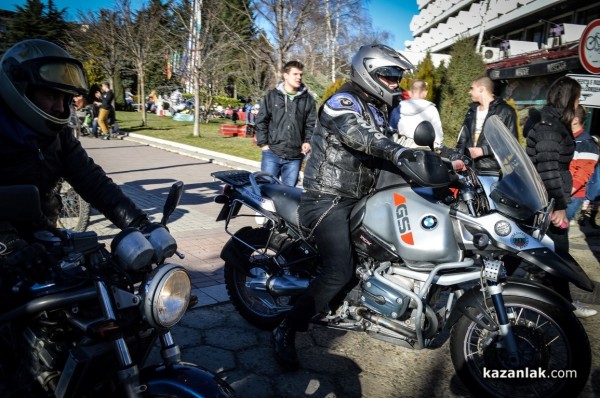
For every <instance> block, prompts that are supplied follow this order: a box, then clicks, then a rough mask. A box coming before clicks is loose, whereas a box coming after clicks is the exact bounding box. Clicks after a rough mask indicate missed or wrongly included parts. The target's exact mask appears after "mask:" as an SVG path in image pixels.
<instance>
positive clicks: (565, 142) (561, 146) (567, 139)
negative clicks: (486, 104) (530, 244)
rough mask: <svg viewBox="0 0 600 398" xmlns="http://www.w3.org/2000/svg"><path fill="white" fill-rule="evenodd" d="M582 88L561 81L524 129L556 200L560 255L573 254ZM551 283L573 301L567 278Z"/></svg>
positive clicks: (554, 232)
mask: <svg viewBox="0 0 600 398" xmlns="http://www.w3.org/2000/svg"><path fill="white" fill-rule="evenodd" d="M580 95H581V86H580V85H579V83H578V82H577V81H576V80H574V79H572V78H570V77H567V76H563V77H561V78H559V79H557V80H556V81H555V82H554V83H553V84H552V86H550V88H549V90H548V94H547V97H546V105H544V106H543V107H542V109H540V110H537V109H532V110H531V111H530V112H529V119H528V120H527V123H526V124H525V127H524V129H523V131H524V134H525V136H526V137H527V149H526V150H527V155H529V158H530V159H531V161H532V162H533V165H534V166H535V167H536V169H537V171H538V173H539V174H540V177H541V178H542V181H543V183H544V186H545V187H546V191H547V192H548V199H554V211H553V212H552V214H551V216H550V221H551V225H550V227H549V228H548V232H547V234H548V237H550V238H551V239H552V240H553V241H554V245H555V251H556V253H557V254H559V255H560V254H561V253H564V254H567V255H568V252H569V235H568V232H569V220H568V219H567V212H566V208H567V204H568V203H569V202H570V200H571V199H570V198H571V189H572V187H573V178H572V176H571V173H570V172H569V164H570V163H571V160H572V159H573V155H574V152H575V141H574V139H573V134H572V132H571V121H572V120H573V118H574V117H575V110H576V108H577V107H578V106H579V96H580ZM548 280H549V282H551V284H552V285H553V287H554V289H555V290H556V292H557V293H559V294H561V295H562V296H563V297H564V298H565V299H567V300H568V301H569V302H572V301H573V300H572V298H571V293H570V291H569V283H568V281H566V280H564V279H559V278H555V277H554V276H552V275H550V274H548ZM573 304H574V305H575V307H576V310H575V315H577V316H579V317H585V316H590V315H594V314H595V313H596V311H594V310H592V309H590V308H587V307H585V306H582V305H581V304H579V303H573Z"/></svg>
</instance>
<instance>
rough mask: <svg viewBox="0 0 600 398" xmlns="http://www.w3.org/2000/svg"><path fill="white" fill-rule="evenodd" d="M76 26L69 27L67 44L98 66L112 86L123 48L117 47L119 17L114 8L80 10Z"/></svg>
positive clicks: (120, 61)
mask: <svg viewBox="0 0 600 398" xmlns="http://www.w3.org/2000/svg"><path fill="white" fill-rule="evenodd" d="M79 19H80V21H81V25H80V27H79V29H76V30H72V31H70V33H68V34H69V48H70V50H71V51H72V52H73V54H74V55H75V56H76V57H78V58H80V59H83V60H85V62H86V63H88V65H91V66H93V67H95V68H98V69H99V70H100V71H101V72H103V73H104V74H105V75H106V79H107V80H108V81H109V83H110V84H111V87H114V83H115V77H116V76H117V74H118V73H119V72H120V71H121V69H122V67H123V60H124V57H123V51H122V49H121V48H120V47H119V32H120V27H121V25H122V20H121V19H120V17H119V14H118V13H117V12H116V11H111V10H107V9H101V10H99V11H97V12H89V13H87V14H83V13H80V14H79Z"/></svg>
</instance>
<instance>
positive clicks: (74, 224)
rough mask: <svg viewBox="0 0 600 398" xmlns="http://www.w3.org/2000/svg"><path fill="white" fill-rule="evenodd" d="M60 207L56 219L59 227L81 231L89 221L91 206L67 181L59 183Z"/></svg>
mask: <svg viewBox="0 0 600 398" xmlns="http://www.w3.org/2000/svg"><path fill="white" fill-rule="evenodd" d="M59 187H60V191H59V193H60V198H61V201H62V209H61V212H60V216H59V219H58V226H59V227H60V228H65V229H70V230H72V231H75V232H83V231H85V230H86V229H87V227H88V225H89V223H90V213H91V207H90V204H89V203H87V202H86V201H85V200H83V198H82V197H81V196H79V194H78V193H77V192H75V190H74V189H73V187H72V186H71V185H69V183H68V182H66V181H64V180H62V181H61V182H60V183H59Z"/></svg>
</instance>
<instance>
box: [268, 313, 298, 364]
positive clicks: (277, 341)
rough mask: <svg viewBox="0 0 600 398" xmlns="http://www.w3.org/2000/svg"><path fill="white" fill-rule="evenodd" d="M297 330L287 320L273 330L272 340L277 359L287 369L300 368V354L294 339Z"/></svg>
mask: <svg viewBox="0 0 600 398" xmlns="http://www.w3.org/2000/svg"><path fill="white" fill-rule="evenodd" d="M295 338H296V330H295V329H294V328H292V327H290V326H288V325H287V322H286V320H285V319H284V320H283V322H281V324H280V325H279V326H277V327H276V328H275V329H274V330H273V335H272V340H273V348H274V349H275V359H277V362H279V364H280V365H281V366H282V367H283V368H285V369H287V370H295V369H298V354H297V353H296V347H295V345H294V340H295Z"/></svg>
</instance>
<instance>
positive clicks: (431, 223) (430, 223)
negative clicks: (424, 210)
mask: <svg viewBox="0 0 600 398" xmlns="http://www.w3.org/2000/svg"><path fill="white" fill-rule="evenodd" d="M437 225H438V220H437V218H435V217H434V216H425V217H423V219H422V220H421V227H423V229H426V230H431V229H434V228H435V227H437Z"/></svg>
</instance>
